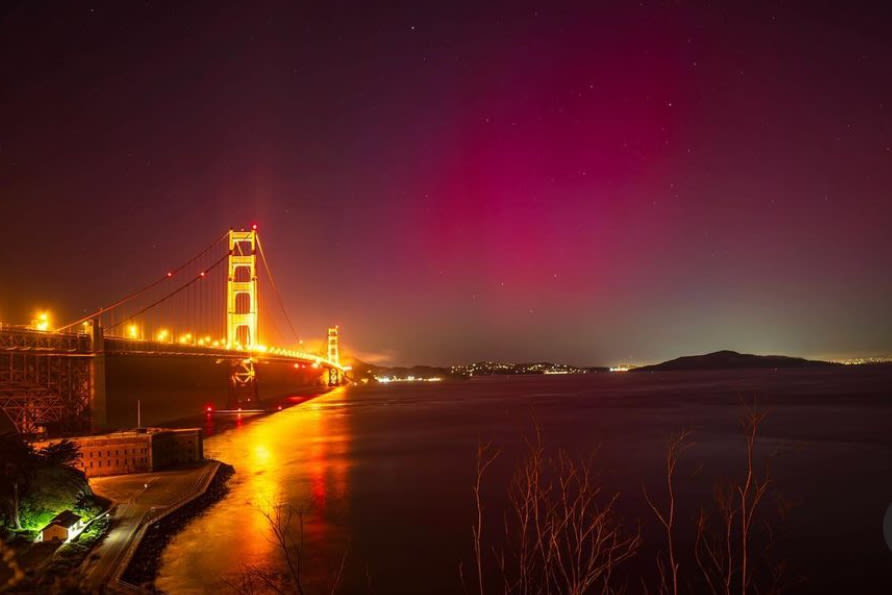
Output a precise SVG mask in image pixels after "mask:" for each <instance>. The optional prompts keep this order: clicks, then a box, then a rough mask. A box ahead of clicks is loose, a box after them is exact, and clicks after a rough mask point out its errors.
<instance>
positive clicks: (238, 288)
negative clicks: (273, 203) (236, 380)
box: [226, 227, 259, 348]
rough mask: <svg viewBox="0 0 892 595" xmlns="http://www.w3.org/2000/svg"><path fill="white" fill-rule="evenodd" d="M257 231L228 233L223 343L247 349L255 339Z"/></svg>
mask: <svg viewBox="0 0 892 595" xmlns="http://www.w3.org/2000/svg"><path fill="white" fill-rule="evenodd" d="M256 251H257V228H256V227H255V228H252V229H250V230H248V231H234V230H232V229H230V230H229V276H228V278H227V282H226V342H227V343H228V344H229V345H241V346H242V347H246V348H250V347H253V346H255V345H256V344H257V343H258V342H259V341H258V337H257V254H256Z"/></svg>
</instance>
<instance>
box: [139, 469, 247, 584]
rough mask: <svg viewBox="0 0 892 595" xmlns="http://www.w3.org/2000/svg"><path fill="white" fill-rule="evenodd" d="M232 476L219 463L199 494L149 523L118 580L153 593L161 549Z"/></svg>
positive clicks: (223, 492) (219, 493)
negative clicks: (203, 490) (208, 482)
mask: <svg viewBox="0 0 892 595" xmlns="http://www.w3.org/2000/svg"><path fill="white" fill-rule="evenodd" d="M234 473H235V469H233V467H232V466H230V465H226V464H221V465H220V467H219V469H218V470H217V473H216V474H215V475H214V478H213V479H212V480H211V482H210V484H209V485H208V488H207V490H205V492H204V493H203V494H201V495H200V496H198V497H197V498H195V499H193V500H191V501H190V502H188V503H186V504H184V505H183V506H181V507H180V508H178V509H177V510H175V511H174V512H172V513H170V514H168V515H167V516H165V517H164V518H162V519H161V520H159V521H157V522H155V523H153V524H152V525H151V526H150V527H149V528H148V529H147V530H146V532H145V535H144V536H143V539H142V541H140V544H139V546H138V547H137V550H136V552H135V553H134V555H133V558H132V559H131V560H130V564H129V565H128V566H127V568H126V570H124V573H123V575H122V577H121V578H122V579H123V580H124V581H126V582H128V583H130V584H132V585H138V586H140V587H141V588H143V589H146V590H148V591H151V592H155V591H156V590H155V587H154V581H155V576H156V575H157V574H158V568H159V566H160V564H161V554H162V553H163V552H164V548H165V547H166V546H167V544H168V542H170V540H171V539H172V538H173V537H174V536H175V535H176V534H177V533H178V532H179V531H181V530H182V529H183V527H185V526H186V523H188V522H189V521H190V520H191V519H192V518H193V517H195V516H197V515H199V514H201V513H202V512H204V511H205V510H206V509H207V508H208V507H210V506H211V505H212V504H214V503H215V502H217V501H219V500H220V499H221V498H223V496H225V495H226V492H227V490H228V487H227V482H228V481H229V478H230V477H232V475H233V474H234Z"/></svg>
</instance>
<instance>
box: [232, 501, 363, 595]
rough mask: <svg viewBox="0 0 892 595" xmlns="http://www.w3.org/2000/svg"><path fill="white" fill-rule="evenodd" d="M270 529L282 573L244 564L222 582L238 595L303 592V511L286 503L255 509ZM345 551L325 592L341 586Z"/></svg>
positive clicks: (298, 594) (300, 593)
mask: <svg viewBox="0 0 892 595" xmlns="http://www.w3.org/2000/svg"><path fill="white" fill-rule="evenodd" d="M258 512H259V514H261V515H263V517H264V519H266V522H267V526H268V527H269V529H270V531H271V532H272V535H273V537H272V541H273V543H275V544H276V546H277V548H278V550H279V552H280V553H281V554H282V556H283V558H284V560H285V568H286V570H287V571H286V572H277V571H275V570H272V569H269V568H263V567H259V566H254V565H248V566H246V567H245V569H244V570H243V572H242V573H241V574H239V575H238V576H237V577H235V578H234V579H231V580H228V581H226V584H227V585H228V586H229V587H230V588H231V589H232V590H234V591H235V592H236V593H239V594H241V595H258V594H261V593H279V594H281V595H284V594H292V593H295V594H297V595H305V593H306V591H305V588H304V584H303V561H304V548H305V544H304V514H305V513H304V510H303V509H300V508H296V507H295V506H293V505H291V504H288V503H281V504H276V505H271V506H267V507H265V508H258ZM346 562H347V552H346V551H345V552H344V554H343V555H342V556H341V562H340V566H339V567H338V571H337V573H336V574H335V576H334V577H333V578H332V580H331V582H330V584H329V585H328V588H327V590H328V592H329V594H330V595H334V593H336V592H337V590H338V588H339V587H340V585H341V581H342V580H343V575H344V567H345V565H346Z"/></svg>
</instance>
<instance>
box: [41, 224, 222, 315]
mask: <svg viewBox="0 0 892 595" xmlns="http://www.w3.org/2000/svg"><path fill="white" fill-rule="evenodd" d="M227 235H228V232H227V233H224V234H223V235H221V236H220V237H218V238H217V239H216V240H214V241H213V242H212V243H211V244H210V245H209V246H208V247H206V248H205V249H203V250H202V251H201V252H199V253H198V254H196V255H195V256H193V257H192V258H190V259H189V260H187V261H186V262H184V263H183V264H181V265H180V266H178V267H176V268H174V269H172V270H170V271H168V272H167V273H166V274H165V275H164V276H163V277H160V278H159V279H156V280H155V281H152V282H151V283H149V284H148V285H146V286H145V287H143V288H141V289H137V290H136V291H133V292H131V293H129V294H127V295H126V296H124V297H122V298H121V299H119V300H117V301H116V302H114V303H113V304H111V305H110V306H103V307H101V308H99V309H98V310H97V311H95V312H93V313H92V314H88V315H87V316H84V317H82V318H78V319H77V320H75V321H74V322H71V323H69V324H66V325H65V326H61V327H59V328H57V329H56V330H57V331H66V330H68V329H71V328H73V327H76V326H78V325H81V324H83V323H84V322H87V321H88V320H92V319H93V318H96V317H97V316H101V315H103V314H108V313H110V312H112V311H113V310H116V309H117V308H119V307H121V306H123V305H124V304H126V303H128V302H131V301H132V300H134V299H136V298H137V297H139V296H141V295H143V294H145V293H147V292H149V291H151V290H152V289H154V288H155V287H157V286H158V285H160V284H162V283H164V282H165V281H167V280H168V279H171V278H173V276H174V275H176V274H177V273H179V272H180V271H182V270H183V269H185V268H186V267H188V266H190V265H191V264H192V263H194V262H195V261H196V260H198V259H199V258H201V257H203V256H204V255H206V254H207V253H208V252H210V251H211V250H213V248H214V247H215V246H216V245H217V244H219V243H220V242H221V241H223V240H224V239H226V237H227Z"/></svg>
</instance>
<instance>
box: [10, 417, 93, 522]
mask: <svg viewBox="0 0 892 595" xmlns="http://www.w3.org/2000/svg"><path fill="white" fill-rule="evenodd" d="M0 452H3V453H4V455H5V456H4V457H3V459H4V460H3V461H2V466H0V498H2V503H3V507H2V511H0V521H2V525H3V526H4V527H6V528H8V529H11V530H14V531H17V532H29V533H33V532H36V531H39V530H40V529H42V528H43V527H45V526H46V525H47V524H48V523H49V522H50V521H51V520H52V519H53V517H55V516H56V515H57V514H59V513H60V512H62V511H65V510H71V511H73V512H75V513H76V514H78V515H80V516H81V517H83V518H84V519H85V520H88V521H89V520H90V519H92V518H93V517H95V516H96V515H97V514H99V513H100V512H101V511H102V509H103V508H104V506H103V502H102V501H100V500H98V499H97V498H96V497H95V496H94V495H93V492H92V491H91V490H90V485H89V484H88V483H87V478H86V477H85V476H84V474H83V473H82V472H81V471H78V470H77V469H75V468H74V467H72V466H71V465H73V464H74V463H76V462H77V460H78V459H79V458H80V456H81V454H80V450H79V449H78V447H77V445H76V444H74V443H72V442H69V441H67V440H63V441H62V442H59V443H57V444H53V445H51V446H48V447H46V448H43V449H41V450H34V448H32V447H31V446H30V445H29V444H27V443H26V442H24V441H23V440H22V439H21V438H20V437H19V436H17V435H15V434H6V435H4V436H0Z"/></svg>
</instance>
